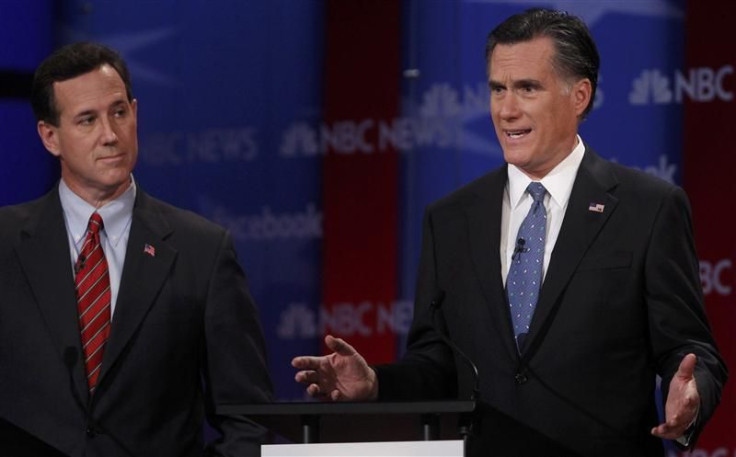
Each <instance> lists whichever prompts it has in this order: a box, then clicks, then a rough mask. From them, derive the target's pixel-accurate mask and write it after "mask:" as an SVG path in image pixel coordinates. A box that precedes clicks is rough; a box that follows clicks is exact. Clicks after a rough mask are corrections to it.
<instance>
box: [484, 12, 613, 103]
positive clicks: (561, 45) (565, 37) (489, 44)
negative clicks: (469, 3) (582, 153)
mask: <svg viewBox="0 0 736 457" xmlns="http://www.w3.org/2000/svg"><path fill="white" fill-rule="evenodd" d="M540 37H548V38H551V39H552V41H553V42H554V45H555V50H556V52H555V56H554V58H553V60H552V65H553V66H554V67H555V70H556V71H557V73H558V74H559V75H560V76H562V77H563V78H580V79H582V78H588V79H589V80H590V84H591V87H592V92H591V97H590V102H589V103H588V106H587V107H585V110H584V111H583V114H582V116H581V118H585V116H587V115H588V113H589V112H590V110H591V109H593V100H594V99H595V90H596V87H597V86H598V70H599V69H600V56H599V55H598V48H597V47H596V45H595V41H593V37H592V36H591V34H590V30H588V27H587V26H586V25H585V23H584V22H583V21H582V20H581V19H580V18H578V17H576V16H573V15H571V14H568V13H566V12H564V11H555V10H549V9H543V8H532V9H529V10H526V11H524V12H523V13H519V14H515V15H513V16H511V17H510V18H508V19H506V20H505V21H503V22H502V23H501V24H500V25H499V26H498V27H496V28H495V29H493V31H492V32H491V33H490V34H488V40H487V41H486V64H487V65H488V64H490V61H491V53H493V49H494V48H495V47H496V45H497V44H517V43H522V42H525V41H530V40H533V39H535V38H540Z"/></svg>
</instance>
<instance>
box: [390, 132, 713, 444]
mask: <svg viewBox="0 0 736 457" xmlns="http://www.w3.org/2000/svg"><path fill="white" fill-rule="evenodd" d="M506 182H507V169H506V166H503V167H501V168H499V169H497V170H495V171H493V172H491V173H490V174H488V175H486V176H484V177H481V178H479V179H478V180H476V181H474V182H472V183H470V184H469V185H467V186H465V187H463V188H461V189H460V190H458V191H456V192H454V193H452V194H450V195H449V196H447V197H445V198H443V199H441V200H439V201H437V202H435V203H434V204H432V205H430V206H429V207H428V209H427V210H426V213H425V220H424V228H423V245H422V255H421V260H420V267H419V274H418V280H417V293H416V305H415V311H414V321H413V323H412V327H411V330H410V334H409V338H408V349H407V352H406V354H405V356H404V358H403V359H402V360H401V362H399V363H397V364H393V365H387V366H379V367H376V370H377V373H378V379H379V398H381V399H415V398H443V397H444V398H447V397H453V396H455V395H459V396H460V397H462V398H467V397H468V396H469V395H470V389H471V387H472V385H473V379H472V375H471V371H470V370H469V369H468V364H467V363H466V362H464V361H462V360H460V359H457V358H456V357H454V356H453V352H452V351H451V350H450V349H449V348H448V347H447V345H446V344H444V343H442V342H441V341H440V340H439V339H438V337H437V334H436V331H435V330H434V327H435V325H436V326H437V327H439V329H440V330H441V331H445V332H447V334H448V336H449V337H450V338H451V339H452V340H453V341H454V342H455V343H456V344H457V345H458V346H459V347H460V349H461V350H463V351H464V352H465V353H466V354H467V355H468V356H469V357H470V358H471V359H472V360H473V361H474V362H475V363H476V364H477V367H478V371H479V381H480V398H481V400H482V401H483V402H485V403H487V404H489V405H490V406H491V407H492V408H494V409H495V410H497V411H499V412H500V413H502V415H505V416H507V417H509V418H510V419H512V421H518V423H519V424H521V425H523V426H524V427H527V429H528V430H531V431H533V432H535V433H537V432H538V433H539V435H541V436H544V437H548V438H551V439H552V441H554V442H555V443H559V444H561V445H563V447H564V448H566V449H568V450H570V451H571V452H572V453H574V454H579V455H586V456H588V455H590V456H596V457H600V456H607V455H610V456H624V455H625V456H640V455H641V456H643V455H647V456H649V455H660V456H661V455H662V454H663V450H662V443H661V441H660V440H659V439H656V438H654V437H652V436H651V435H650V430H651V428H652V427H654V426H656V425H657V424H658V423H659V419H658V417H657V408H656V406H655V379H656V374H660V375H661V376H662V386H663V387H664V390H665V392H664V395H665V397H666V395H667V392H666V390H667V387H668V386H669V382H670V380H671V378H672V376H673V374H674V373H675V372H676V371H677V367H678V365H679V363H680V361H681V360H682V358H683V357H684V356H685V355H686V354H688V353H690V352H693V353H695V354H696V355H697V356H698V362H697V367H696V373H695V377H696V382H697V387H698V391H699V393H700V397H701V406H700V412H699V416H698V420H697V423H696V424H695V435H697V433H698V432H699V430H701V429H702V426H703V424H704V423H705V422H706V421H707V419H708V418H709V417H710V416H711V414H712V413H713V410H714V409H715V407H716V405H717V404H718V401H719V399H720V393H721V389H722V385H723V383H724V382H725V379H726V368H725V366H724V364H723V361H722V360H721V358H720V355H719V354H718V352H717V349H716V346H715V343H714V341H713V339H712V337H711V333H710V328H709V324H708V322H707V319H706V316H705V313H704V309H703V297H702V291H701V286H700V280H699V267H698V260H697V257H696V253H695V248H694V243H693V236H692V227H691V220H690V209H689V204H688V201H687V197H686V196H685V194H684V192H683V191H682V190H681V189H680V188H678V187H676V186H674V185H671V184H669V183H666V182H665V181H663V180H660V179H658V178H654V177H651V176H649V175H646V174H644V173H642V172H639V171H636V170H632V169H629V168H626V167H623V166H620V165H617V164H614V163H611V162H608V161H605V160H603V159H601V158H600V157H599V156H597V155H596V154H595V153H594V152H593V151H592V150H591V149H590V148H589V147H587V146H586V152H585V154H584V157H583V160H582V163H581V165H580V168H579V170H578V173H577V176H576V178H575V182H574V185H573V188H572V192H571V195H570V200H569V203H568V207H567V210H566V213H565V215H564V219H563V222H562V226H561V230H560V234H559V237H558V239H557V242H556V244H555V246H554V249H553V252H552V256H551V259H550V263H549V265H548V269H547V273H546V277H545V279H544V283H543V286H542V289H541V291H540V296H539V301H538V304H537V306H536V311H535V313H534V315H533V318H532V322H531V327H530V331H529V334H528V336H527V338H526V342H525V346H524V347H523V348H522V352H521V354H519V352H518V351H517V348H516V347H515V343H514V338H513V331H512V328H511V317H510V313H509V306H508V301H507V298H506V293H505V289H504V284H503V281H502V276H501V262H500V251H499V245H500V237H501V211H502V199H503V195H504V188H505V186H506ZM596 205H600V206H598V207H597V208H596ZM600 208H602V211H599V210H598V209H600ZM509 236H513V235H512V234H510V235H509ZM440 291H442V294H443V295H444V300H443V303H442V305H441V308H440V311H439V312H437V313H436V316H434V317H433V314H435V313H433V312H431V311H430V310H429V309H428V308H429V305H430V303H431V302H432V301H433V300H435V297H437V296H438V293H439V292H440ZM491 424H493V422H491ZM497 425H498V427H500V429H496V425H487V426H483V425H482V424H481V431H480V438H479V439H476V442H480V443H482V444H481V445H480V447H476V448H475V451H476V452H477V455H489V454H488V453H489V452H490V451H492V450H493V449H494V448H495V449H496V451H497V453H496V454H494V455H517V456H518V455H542V454H533V453H532V452H536V450H535V451H529V453H528V454H527V453H525V452H524V451H521V450H520V448H519V447H518V446H519V443H520V441H516V442H514V441H512V440H514V439H517V438H519V437H518V436H516V437H515V436H514V435H515V433H504V432H503V431H500V432H499V430H503V426H502V425H500V424H497ZM523 436H524V434H523V433H522V434H521V437H522V440H521V442H523V441H524V439H523ZM499 452H500V453H499ZM543 454H544V455H547V454H546V453H543ZM555 455H556V454H555Z"/></svg>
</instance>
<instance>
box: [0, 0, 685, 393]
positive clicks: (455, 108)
mask: <svg viewBox="0 0 736 457" xmlns="http://www.w3.org/2000/svg"><path fill="white" fill-rule="evenodd" d="M60 3H61V2H58V3H57V2H51V1H41V0H34V1H27V2H22V3H21V2H3V3H2V5H1V6H0V8H1V10H0V38H2V42H3V43H5V44H6V45H4V46H2V47H0V70H2V71H4V72H5V73H3V74H4V75H5V76H4V77H6V78H8V77H10V76H9V75H11V72H9V70H14V71H16V72H18V73H20V74H25V75H26V76H27V75H28V74H29V72H31V71H32V70H33V68H35V66H36V65H37V64H38V62H40V60H41V59H42V58H43V57H44V56H45V55H46V54H47V53H48V52H49V51H50V50H51V49H52V48H53V47H55V46H57V45H58V44H62V43H66V42H70V41H78V40H95V41H100V42H103V43H106V44H109V45H111V46H112V47H114V48H116V49H118V50H119V51H120V52H121V54H122V55H123V56H124V58H125V59H126V60H127V62H128V63H129V66H130V70H131V73H132V77H133V91H134V95H135V97H136V98H137V99H138V101H139V135H140V158H139V165H138V168H137V170H136V171H135V177H136V179H137V180H138V182H139V184H140V185H141V186H142V187H143V188H144V189H146V190H147V191H148V192H150V193H151V194H153V195H155V196H157V197H159V198H162V199H164V200H167V201H169V202H171V203H173V204H175V205H178V206H181V207H185V208H189V209H192V210H194V211H195V212H198V213H200V214H202V215H204V216H206V217H208V218H210V219H212V220H214V221H215V222H218V223H220V224H222V225H224V226H226V227H228V228H229V229H230V230H231V232H232V234H233V236H234V239H235V242H236V246H237V249H238V251H239V253H240V258H241V261H242V263H243V265H244V266H245V268H246V271H247V273H248V276H249V280H250V285H251V290H252V292H253V295H254V296H255V298H256V301H257V302H258V304H259V307H260V311H261V317H262V321H263V327H264V330H265V333H266V337H267V340H268V350H269V363H270V368H271V372H272V376H273V378H274V380H275V383H276V391H277V395H278V397H279V398H281V399H284V400H286V399H299V398H302V397H303V393H302V389H301V388H300V387H299V386H297V385H296V384H295V383H294V382H293V370H292V369H291V367H290V366H289V361H290V359H291V358H292V357H293V356H294V355H297V354H304V353H316V352H318V351H319V350H320V346H319V339H320V335H321V334H322V328H323V324H324V320H325V316H324V315H323V313H322V312H321V306H320V303H321V291H322V281H321V262H322V260H321V256H322V243H323V230H322V227H323V225H322V193H321V186H322V180H321V179H322V158H323V153H324V151H325V142H326V141H327V140H328V139H329V134H328V133H329V132H327V128H326V127H325V125H324V124H323V121H322V104H323V98H324V91H325V90H327V89H326V88H324V87H323V79H322V75H323V72H324V66H325V61H324V49H325V40H326V36H325V27H324V24H325V17H324V16H325V13H324V12H325V4H324V3H323V2H322V1H320V0H310V1H296V0H262V1H248V2H243V1H240V0H221V1H218V2H206V1H187V2H182V1H174V0H159V1H155V2H152V1H146V0H129V1H125V2H121V1H107V0H98V1H81V0H72V1H68V2H64V3H63V5H60ZM531 6H545V7H556V8H563V9H567V10H569V11H571V12H573V13H576V14H578V15H581V16H582V17H583V18H584V19H585V20H586V21H587V23H588V24H589V26H590V28H591V30H592V32H593V35H594V36H595V38H596V40H597V42H598V44H599V50H600V53H601V56H602V68H601V74H600V85H599V88H598V96H597V98H596V101H595V106H596V108H595V110H594V111H593V113H592V114H591V115H590V117H589V120H587V121H585V123H584V124H583V126H582V129H581V135H582V136H583V138H584V139H585V140H586V141H587V142H589V143H590V144H591V145H592V146H593V147H594V148H595V149H597V151H598V152H599V153H601V154H602V155H604V156H606V157H609V158H613V159H615V160H617V161H619V162H621V163H625V164H628V165H633V166H637V167H640V168H643V169H645V170H647V171H649V172H651V173H653V174H656V175H658V176H660V177H662V178H663V179H667V180H669V181H674V182H679V181H680V178H681V170H680V164H681V155H682V150H681V125H682V113H681V111H682V107H681V97H680V98H678V96H679V94H681V93H682V90H684V89H682V84H680V86H679V87H680V90H679V92H678V90H677V87H675V83H676V82H677V81H680V83H682V80H678V79H677V77H678V75H679V74H680V73H679V72H680V71H681V70H682V68H683V62H682V57H681V56H682V55H683V46H684V18H685V6H684V0H639V1H600V2H594V1H577V2H576V1H562V0H560V1H548V2H543V1H541V2H538V1H522V0H519V1H513V2H512V1H493V0H463V1H460V0H432V1H429V0H426V1H420V0H404V1H403V2H402V18H401V20H402V23H403V36H402V42H401V43H400V46H401V51H402V62H403V67H404V69H406V70H409V71H406V72H404V74H403V75H402V74H397V76H396V77H397V78H402V99H401V107H402V110H401V115H400V116H401V117H400V118H399V119H397V120H395V124H394V125H400V126H401V129H399V130H400V131H401V132H402V133H401V135H397V136H395V137H394V140H393V144H394V146H396V147H397V148H398V149H399V151H400V156H401V162H400V163H401V169H400V176H401V183H400V186H399V188H400V189H401V190H400V194H399V195H397V196H396V198H397V199H398V200H399V201H400V203H401V204H400V208H401V217H400V224H399V226H398V227H397V228H396V230H397V231H398V232H399V233H400V239H401V242H400V243H399V245H400V246H401V247H400V249H399V252H397V253H396V255H397V258H398V261H399V265H400V273H399V275H400V278H399V284H400V290H399V291H397V294H398V296H399V297H400V300H399V301H400V302H402V303H404V304H406V303H409V302H410V301H411V299H412V296H413V287H414V280H415V270H416V265H417V261H418V257H419V247H420V235H421V215H422V210H423V208H424V206H425V205H426V204H427V203H429V202H430V201H432V200H434V199H436V198H438V197H440V196H442V195H444V194H446V193H448V192H449V191H451V190H453V189H455V188H457V187H459V186H460V185H462V184H464V183H466V182H468V181H470V180H472V179H473V178H475V177H477V176H479V175H481V174H483V173H485V172H486V171H488V170H490V169H492V168H494V167H496V166H497V165H499V164H501V162H502V155H501V150H500V148H499V146H498V143H497V141H496V139H495V134H494V132H493V128H492V125H491V121H490V116H489V113H488V89H487V83H486V76H485V62H484V45H485V39H486V35H487V33H488V32H489V31H490V29H491V28H493V27H494V26H495V25H496V24H497V23H498V22H499V21H501V20H502V19H504V18H505V17H507V16H509V15H510V14H512V13H515V12H518V11H520V10H521V9H525V8H527V7H531ZM21 24H24V25H21ZM29 24H30V25H29ZM622 31H626V33H622ZM376 33H380V30H379V31H376ZM376 65H380V62H377V63H376ZM6 70H8V71H6ZM685 83H687V81H685ZM685 85H686V84H685ZM360 90H361V87H357V86H356V87H355V91H360ZM397 123H398V124H397ZM399 130H396V132H398V131H399ZM0 145H2V146H0V147H2V150H3V158H4V167H2V168H1V169H0V170H1V171H0V180H1V181H2V182H1V183H0V185H2V192H0V202H1V203H3V204H5V203H11V202H17V201H22V200H26V199H28V198H30V197H32V196H35V195H40V194H41V193H42V192H43V191H45V190H46V189H48V188H49V186H50V185H51V183H52V182H53V181H54V180H55V179H56V173H57V171H56V169H55V167H54V163H53V161H52V160H50V158H49V155H48V154H46V153H45V152H44V151H43V148H42V147H41V145H40V141H39V140H38V138H37V136H36V133H35V128H34V121H33V119H32V116H31V114H30V109H29V108H28V106H27V102H26V101H25V100H24V99H23V94H22V93H20V94H16V95H13V96H7V97H4V98H1V99H0ZM380 148H381V146H380V144H379V145H375V148H374V149H375V150H376V151H379V150H380ZM376 185H377V186H378V185H380V183H376ZM359 242H360V240H356V243H359ZM367 274H369V272H367ZM402 323H404V324H406V323H408V321H407V320H406V319H404V320H402ZM404 324H402V325H396V326H395V328H397V329H398V333H399V336H400V337H403V333H404V332H405V330H406V325H404Z"/></svg>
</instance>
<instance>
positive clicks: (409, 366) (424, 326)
mask: <svg viewBox="0 0 736 457" xmlns="http://www.w3.org/2000/svg"><path fill="white" fill-rule="evenodd" d="M435 242H436V240H435V234H434V230H433V226H432V216H431V211H430V210H427V211H425V214H424V223H423V229H422V253H421V258H420V262H419V275H418V277H417V287H416V298H415V302H414V318H413V320H412V325H411V329H410V330H409V336H408V340H407V352H406V354H405V355H404V357H403V358H402V360H401V361H400V362H398V363H395V364H391V365H382V366H378V367H376V373H377V375H378V398H379V400H398V401H406V400H420V399H431V398H449V397H454V396H456V395H457V376H456V373H455V364H454V360H453V357H452V352H451V351H450V350H449V349H448V348H447V346H446V345H445V343H444V342H442V340H441V339H440V338H439V337H438V336H437V333H436V332H437V330H435V328H438V329H442V328H443V327H444V323H443V321H442V316H441V314H442V313H441V311H439V312H437V313H436V314H437V316H436V319H435V320H434V322H432V320H433V313H432V312H431V311H430V309H429V304H430V302H431V301H432V300H433V298H434V297H435V296H437V294H438V293H439V291H440V290H439V286H438V284H437V269H436V264H437V261H438V260H437V258H436V250H435ZM443 331H444V330H443Z"/></svg>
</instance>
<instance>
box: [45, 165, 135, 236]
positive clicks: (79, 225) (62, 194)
mask: <svg viewBox="0 0 736 457" xmlns="http://www.w3.org/2000/svg"><path fill="white" fill-rule="evenodd" d="M135 195H136V185H135V180H134V179H133V176H132V175H131V177H130V186H129V187H128V188H127V189H126V190H125V192H123V193H122V194H121V195H120V196H119V197H118V198H116V199H115V200H112V201H110V202H107V203H105V204H104V205H102V206H101V207H100V208H95V207H94V206H92V205H90V204H89V203H87V202H86V201H84V200H83V199H82V198H81V197H80V196H78V195H77V194H75V193H74V192H73V191H72V190H71V189H70V188H69V186H67V185H66V183H65V182H64V180H63V179H61V180H60V181H59V198H60V199H61V207H62V209H63V210H64V217H65V218H66V224H67V229H68V230H69V233H70V234H71V236H72V239H73V240H74V243H75V244H77V245H79V243H80V242H81V241H82V239H83V237H84V236H85V235H86V233H87V224H88V223H89V218H90V216H91V215H92V213H94V212H95V211H97V212H98V213H99V214H100V216H102V220H103V222H104V229H103V230H104V232H105V235H107V239H108V241H109V242H110V243H111V244H112V245H113V246H117V244H118V243H119V242H120V239H121V238H122V235H124V234H125V230H126V229H127V228H128V226H129V225H130V222H131V220H132V219H133V206H134V204H135Z"/></svg>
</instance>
